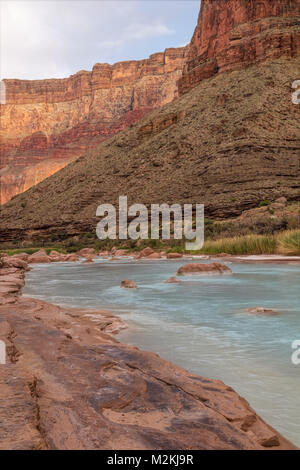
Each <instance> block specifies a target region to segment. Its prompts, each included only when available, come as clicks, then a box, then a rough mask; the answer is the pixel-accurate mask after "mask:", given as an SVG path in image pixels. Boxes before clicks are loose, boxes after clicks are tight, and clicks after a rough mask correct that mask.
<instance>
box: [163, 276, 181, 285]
mask: <svg viewBox="0 0 300 470" xmlns="http://www.w3.org/2000/svg"><path fill="white" fill-rule="evenodd" d="M164 283H165V284H179V283H180V281H179V279H177V277H175V276H173V277H170V278H169V279H167V280H166V281H164Z"/></svg>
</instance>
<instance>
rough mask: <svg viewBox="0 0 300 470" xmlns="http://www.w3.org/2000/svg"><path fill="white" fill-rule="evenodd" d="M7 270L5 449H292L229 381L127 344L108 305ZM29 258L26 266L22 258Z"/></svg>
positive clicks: (1, 310) (0, 323)
mask: <svg viewBox="0 0 300 470" xmlns="http://www.w3.org/2000/svg"><path fill="white" fill-rule="evenodd" d="M11 260H12V258H6V260H5V262H4V265H3V266H2V268H1V269H0V303H1V305H0V339H1V340H2V341H4V342H5V343H6V346H7V363H6V365H1V366H0V377H1V380H0V405H1V406H0V435H1V436H2V437H1V440H0V448H2V449H261V450H263V449H294V448H295V447H294V446H293V445H292V444H290V443H289V442H288V441H287V440H286V439H284V438H283V437H282V436H281V435H280V434H278V433H277V432H276V431H274V429H272V428H271V427H270V426H268V425H267V424H266V423H265V422H264V421H263V420H262V419H261V418H260V417H258V415H257V414H256V413H255V411H254V410H253V409H252V408H251V407H250V406H249V404H248V403H247V402H246V400H244V399H243V398H241V397H240V396H239V395H238V394H237V393H236V392H234V390H233V389H232V388H231V387H228V386H226V385H225V384H223V383H222V382H220V381H218V380H211V379H207V378H203V377H200V376H197V375H194V374H191V373H189V372H188V371H186V370H184V369H182V368H180V367H178V366H176V365H174V364H172V363H170V362H167V361H165V360H163V359H161V358H160V357H159V356H157V355H156V354H153V353H149V352H144V351H141V350H139V349H137V348H135V347H132V346H129V345H126V344H122V343H120V342H119V341H117V340H116V338H115V337H114V336H113V333H116V332H118V331H120V330H121V329H122V328H124V327H125V325H124V323H123V322H122V320H120V319H119V318H118V317H117V316H115V315H113V314H112V313H111V312H108V311H107V310H86V309H74V308H62V307H59V306H55V305H52V304H49V303H47V302H43V301H41V300H37V299H30V298H27V297H22V296H21V292H22V287H23V286H24V273H25V269H26V263H24V262H20V260H14V261H11ZM22 263H23V264H22Z"/></svg>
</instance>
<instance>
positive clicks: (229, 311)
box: [24, 259, 300, 446]
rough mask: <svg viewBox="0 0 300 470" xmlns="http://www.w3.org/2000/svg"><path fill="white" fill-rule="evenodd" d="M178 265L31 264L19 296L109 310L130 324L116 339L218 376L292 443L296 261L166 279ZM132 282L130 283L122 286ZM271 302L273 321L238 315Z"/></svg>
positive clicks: (298, 388)
mask: <svg viewBox="0 0 300 470" xmlns="http://www.w3.org/2000/svg"><path fill="white" fill-rule="evenodd" d="M185 263H186V261H183V260H179V261H164V260H162V261H152V262H151V261H146V260H145V261H132V260H120V261H114V262H109V261H107V260H102V259H98V260H97V261H96V262H95V263H93V264H80V263H53V264H50V265H49V264H47V265H34V268H33V270H32V271H30V272H28V273H27V275H26V287H25V290H24V294H25V295H28V296H32V297H37V298H40V299H43V300H46V301H48V302H52V303H56V304H60V305H63V306H75V307H85V308H87V307H92V308H107V309H110V310H113V311H115V312H117V313H118V314H119V316H121V317H122V318H123V319H124V320H125V321H126V322H127V323H128V324H129V325H130V326H131V328H130V329H128V330H125V331H124V332H122V333H121V334H120V335H119V337H120V340H122V341H124V342H127V343H130V344H134V345H136V346H139V347H141V348H143V349H145V350H149V351H154V352H156V353H158V354H160V355H161V356H162V357H164V358H165V359H168V360H171V361H172V362H175V363H176V364H178V365H181V366H183V367H184V368H186V369H188V370H190V371H191V372H193V373H197V374H199V375H202V376H206V377H211V378H217V379H221V380H223V381H224V382H225V383H227V384H228V385H230V386H232V387H233V388H234V389H235V390H236V391H237V392H238V393H240V394H241V395H242V396H244V397H245V398H246V399H247V400H248V401H249V402H250V404H251V406H253V408H255V410H256V411H257V412H258V413H259V414H260V415H261V416H262V417H264V418H265V419H266V420H267V422H268V423H270V424H271V425H273V426H274V427H275V428H276V429H278V430H279V431H280V432H281V433H282V434H283V435H285V436H286V437H287V438H289V439H290V440H291V441H292V442H294V443H295V444H297V445H299V446H300V365H299V366H296V365H293V364H292V361H291V355H292V353H293V350H292V347H291V344H292V342H293V341H294V340H300V290H299V286H300V267H299V265H298V266H296V265H295V266H292V265H276V264H239V263H231V264H229V263H228V265H229V266H230V268H231V269H232V271H233V275H232V276H220V277H217V276H201V277H199V276H193V277H184V278H182V283H181V284H165V283H163V281H164V280H166V279H168V278H169V277H171V276H173V275H174V274H175V273H176V271H177V269H178V268H179V267H180V266H182V265H183V264H185ZM123 279H133V280H135V281H136V282H137V284H138V289H136V290H131V289H121V288H120V287H119V286H120V282H121V281H122V280H123ZM256 306H263V307H269V308H274V309H276V310H278V311H279V312H280V315H278V316H274V317H267V316H257V315H251V314H247V313H245V310H246V309H248V308H250V307H256Z"/></svg>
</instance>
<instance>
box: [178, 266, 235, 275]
mask: <svg viewBox="0 0 300 470" xmlns="http://www.w3.org/2000/svg"><path fill="white" fill-rule="evenodd" d="M177 274H178V275H181V276H184V275H189V274H232V271H231V269H230V268H228V266H225V264H222V263H209V264H201V263H188V264H185V265H184V266H181V267H180V268H179V269H178V271H177Z"/></svg>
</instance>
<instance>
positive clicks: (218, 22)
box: [179, 0, 300, 94]
mask: <svg viewBox="0 0 300 470" xmlns="http://www.w3.org/2000/svg"><path fill="white" fill-rule="evenodd" d="M299 25H300V0H202V3H201V9H200V14H199V18H198V24H197V27H196V29H195V32H194V35H193V38H192V40H191V44H190V47H189V52H188V57H187V60H186V64H185V66H184V71H183V76H182V78H181V79H180V80H179V93H180V94H183V93H186V92H187V91H189V90H190V89H191V88H192V87H194V86H195V85H197V83H199V82H200V81H201V80H203V79H205V78H209V77H211V76H212V75H214V74H216V73H221V72H225V71H228V70H235V69H239V68H243V67H245V66H246V65H250V64H253V63H257V62H262V61H265V60H267V59H276V58H278V57H282V56H286V57H296V56H298V55H299V53H300V30H299Z"/></svg>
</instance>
